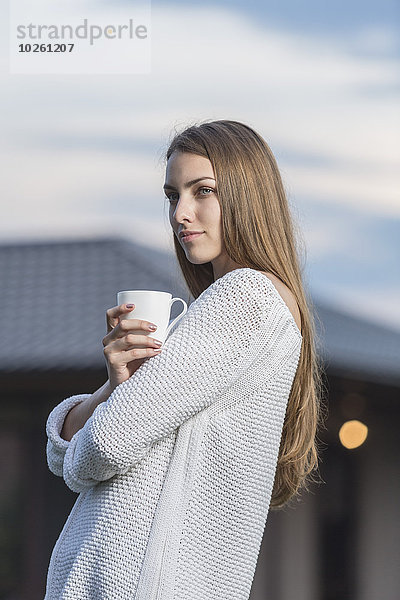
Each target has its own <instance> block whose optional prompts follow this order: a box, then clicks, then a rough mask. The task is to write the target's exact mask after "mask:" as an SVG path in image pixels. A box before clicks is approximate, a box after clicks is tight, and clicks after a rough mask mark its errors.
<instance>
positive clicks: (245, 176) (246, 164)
mask: <svg viewBox="0 0 400 600" xmlns="http://www.w3.org/2000/svg"><path fill="white" fill-rule="evenodd" d="M175 151H178V152H188V153H192V154H197V155H199V156H204V157H206V158H208V159H209V160H210V162H211V165H212V167H213V170H214V176H215V179H216V188H217V198H218V201H219V203H220V206H221V214H222V231H223V241H224V244H225V249H226V252H227V253H228V255H229V256H230V258H231V259H232V260H233V261H235V262H236V263H237V264H239V265H242V266H243V267H250V268H253V269H257V270H260V271H268V272H271V273H273V274H275V275H276V276H277V277H279V279H280V280H281V281H283V283H285V284H286V285H287V286H288V287H289V288H290V290H291V291H292V292H293V294H294V295H295V297H296V300H297V303H298V306H299V309H300V313H301V322H302V336H303V343H302V348H301V354H300V359H299V364H298V368H297V372H296V375H295V378H294V381H293V385H292V388H291V391H290V396H289V400H288V406H287V410H286V415H285V421H284V425H283V431H282V438H281V444H280V449H279V455H278V463H277V469H276V473H275V480H274V487H273V490H272V497H271V502H270V507H271V508H272V509H274V508H275V509H277V508H281V507H283V506H284V505H285V504H286V503H287V502H288V501H289V500H290V499H291V498H292V497H294V496H296V495H297V494H298V493H299V491H300V490H301V489H302V488H305V489H308V481H311V480H312V481H316V479H314V478H313V474H314V473H313V472H317V469H318V461H319V455H318V448H317V432H318V429H319V427H321V426H322V425H323V421H324V419H325V414H324V411H323V409H324V405H323V403H322V397H323V394H322V392H323V384H322V367H321V365H320V363H319V361H318V357H317V353H316V348H315V339H316V330H315V324H314V318H313V315H312V306H313V303H312V300H311V298H310V297H309V296H308V295H307V296H306V293H305V291H304V288H303V283H302V276H301V270H300V266H299V259H298V254H297V249H296V245H295V236H294V224H293V222H292V217H291V214H290V211H289V206H288V201H287V197H286V193H285V190H284V186H283V183H282V179H281V175H280V173H279V169H278V166H277V164H276V161H275V158H274V155H273V154H272V151H271V149H270V148H269V146H268V144H267V143H266V142H265V140H264V139H263V138H262V137H261V136H260V135H259V134H258V133H256V132H255V131H254V130H253V129H252V128H251V127H249V126H247V125H245V124H243V123H240V122H238V121H230V120H220V121H210V122H202V123H200V124H199V125H191V126H190V127H187V128H186V129H184V130H183V131H181V132H175V135H174V137H173V139H172V141H171V142H170V143H169V147H168V149H167V151H166V154H165V157H164V158H165V161H166V162H167V161H168V159H169V157H170V156H171V154H172V153H173V152H175ZM173 240H174V246H175V252H176V256H177V259H178V263H179V266H180V269H181V271H182V274H183V277H184V279H185V281H186V284H187V286H188V288H189V291H190V293H191V294H192V295H193V298H197V297H198V296H199V295H200V294H201V293H202V292H203V291H204V290H205V289H206V288H208V287H209V285H211V284H212V283H213V281H214V275H213V269H212V264H211V262H208V263H204V264H193V263H191V262H189V261H188V259H187V258H186V255H185V252H184V250H183V248H182V246H181V245H180V243H179V241H178V240H177V238H176V236H175V234H173ZM318 483H319V481H318Z"/></svg>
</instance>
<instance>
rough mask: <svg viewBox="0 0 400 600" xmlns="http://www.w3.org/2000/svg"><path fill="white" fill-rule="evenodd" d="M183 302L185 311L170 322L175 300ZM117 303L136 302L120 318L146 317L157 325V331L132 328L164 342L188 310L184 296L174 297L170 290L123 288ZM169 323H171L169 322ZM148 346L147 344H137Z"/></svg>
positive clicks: (133, 331) (137, 333)
mask: <svg viewBox="0 0 400 600" xmlns="http://www.w3.org/2000/svg"><path fill="white" fill-rule="evenodd" d="M177 301H179V302H182V304H183V311H182V312H181V313H180V314H179V315H178V316H177V317H175V319H174V320H173V321H172V322H171V323H169V320H170V316H171V308H172V305H173V303H174V302H177ZM117 304H118V305H120V304H134V305H135V308H133V309H132V310H131V311H130V312H129V313H127V314H125V315H122V316H121V317H120V319H144V320H145V321H149V322H150V323H154V324H155V325H157V329H156V330H155V331H149V332H146V331H144V330H143V329H140V330H137V331H135V330H132V333H135V334H136V335H151V336H152V337H154V338H155V339H157V340H160V342H162V343H164V342H165V340H166V339H167V337H168V334H169V332H170V330H171V329H172V327H173V326H174V325H175V323H176V322H177V321H179V319H181V318H182V317H183V315H184V314H185V313H186V311H187V304H186V302H185V301H184V300H182V298H173V297H172V294H169V293H168V292H159V291H155V290H123V291H121V292H118V293H117ZM168 323H169V324H168ZM137 347H138V348H139V347H141V348H146V346H137Z"/></svg>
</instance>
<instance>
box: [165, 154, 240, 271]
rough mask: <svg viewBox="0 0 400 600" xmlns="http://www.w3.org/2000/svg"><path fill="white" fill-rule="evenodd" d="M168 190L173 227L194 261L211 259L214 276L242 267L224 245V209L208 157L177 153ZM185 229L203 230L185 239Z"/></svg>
mask: <svg viewBox="0 0 400 600" xmlns="http://www.w3.org/2000/svg"><path fill="white" fill-rule="evenodd" d="M164 192H165V195H166V196H167V198H168V199H169V220H170V223H171V226H172V229H173V230H174V233H175V235H176V236H177V238H178V240H179V243H180V244H181V246H182V248H183V249H184V251H185V254H186V258H187V259H188V260H189V261H190V262H191V263H193V264H203V263H206V262H211V263H212V265H213V270H214V279H218V277H221V276H222V275H224V274H225V273H227V272H228V271H231V270H233V269H235V268H237V267H239V266H240V265H237V264H236V263H234V262H233V261H232V260H231V259H230V258H229V256H228V254H227V253H226V250H225V248H224V244H223V241H222V221H221V208H220V205H219V202H218V199H217V192H216V182H215V177H214V172H213V168H212V165H211V162H210V161H209V160H208V158H205V157H204V156H199V155H197V154H189V153H187V152H173V153H172V154H171V156H170V157H169V159H168V163H167V169H166V174H165V185H164ZM184 231H196V232H201V235H197V236H195V237H193V238H188V239H187V241H185V238H182V237H181V236H180V235H179V234H180V233H181V232H184Z"/></svg>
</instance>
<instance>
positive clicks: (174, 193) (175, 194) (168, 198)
mask: <svg viewBox="0 0 400 600" xmlns="http://www.w3.org/2000/svg"><path fill="white" fill-rule="evenodd" d="M204 190H205V191H206V192H211V193H213V192H214V190H213V189H212V188H207V187H201V188H199V189H198V192H202V191H204ZM208 195H209V194H200V196H208ZM174 196H178V194H177V193H176V192H171V193H170V194H165V195H164V197H165V200H169V201H170V202H171V203H173V202H177V199H176V198H174Z"/></svg>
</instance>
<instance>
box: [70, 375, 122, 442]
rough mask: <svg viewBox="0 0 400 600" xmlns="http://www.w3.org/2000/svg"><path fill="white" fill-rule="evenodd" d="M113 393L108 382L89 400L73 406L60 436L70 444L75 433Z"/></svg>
mask: <svg viewBox="0 0 400 600" xmlns="http://www.w3.org/2000/svg"><path fill="white" fill-rule="evenodd" d="M111 393H112V386H111V385H110V382H109V381H106V383H105V384H104V385H102V386H101V388H99V389H98V390H96V391H95V392H93V394H91V396H89V398H87V399H86V400H84V401H83V402H80V403H79V404H76V405H75V406H73V407H72V408H71V410H70V411H69V413H68V414H67V416H66V417H65V419H64V424H63V427H62V430H61V432H60V436H61V437H62V438H63V439H64V440H66V441H67V442H70V441H71V439H72V437H73V436H74V435H75V433H76V432H77V431H79V430H80V429H82V427H83V426H84V425H85V423H86V421H87V420H88V419H89V418H90V417H91V416H92V414H93V413H94V411H95V409H96V408H97V406H98V405H99V404H101V403H102V402H105V401H106V400H107V398H108V397H109V396H110V395H111Z"/></svg>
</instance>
